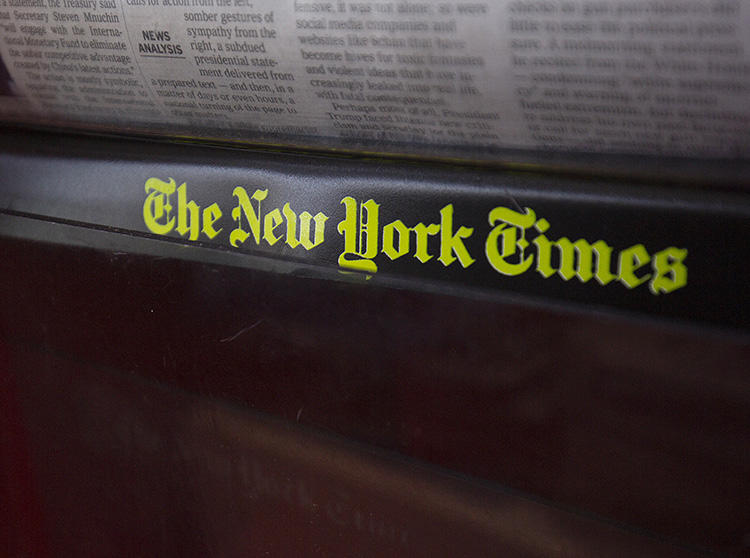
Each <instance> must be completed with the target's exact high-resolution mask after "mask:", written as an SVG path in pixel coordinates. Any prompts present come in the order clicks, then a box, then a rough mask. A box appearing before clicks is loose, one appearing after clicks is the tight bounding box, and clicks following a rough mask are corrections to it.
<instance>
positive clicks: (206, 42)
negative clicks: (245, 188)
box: [0, 0, 750, 159]
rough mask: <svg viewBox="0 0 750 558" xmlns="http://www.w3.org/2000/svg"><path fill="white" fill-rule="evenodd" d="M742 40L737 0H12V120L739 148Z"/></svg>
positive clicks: (193, 130)
mask: <svg viewBox="0 0 750 558" xmlns="http://www.w3.org/2000/svg"><path fill="white" fill-rule="evenodd" d="M748 52H750V2H743V1H742V0H497V1H493V2H487V1H484V2H483V1H474V2H471V1H452V0H451V1H448V0H439V1H438V0H422V1H400V0H393V1H348V0H347V1H339V0H333V1H328V0H283V1H279V0H252V1H249V0H0V57H1V58H2V62H1V63H0V119H1V120H2V121H5V122H36V123H52V124H64V125H77V126H86V127H94V128H97V129H101V128H105V129H127V130H140V131H147V132H154V133H168V134H180V135H187V136H191V137H219V138H227V139H238V140H243V141H266V142H268V141H271V142H273V141H278V142H280V143H284V142H289V141H291V140H290V138H297V140H296V141H302V142H306V143H307V144H313V145H321V146H334V147H347V146H350V145H356V146H363V145H364V146H372V147H373V148H376V147H377V146H378V145H381V144H383V143H390V144H403V145H420V146H428V147H429V148H431V149H434V151H435V153H438V154H439V153H441V152H442V150H443V149H447V147H449V146H461V147H464V148H511V149H516V148H518V149H533V150H542V151H546V150H551V151H570V152H605V153H627V154H660V155H677V156H689V157H707V158H712V157H722V158H734V159H745V158H747V157H748V155H750V95H748V92H749V91H750V56H749V55H748ZM300 138H302V139H300Z"/></svg>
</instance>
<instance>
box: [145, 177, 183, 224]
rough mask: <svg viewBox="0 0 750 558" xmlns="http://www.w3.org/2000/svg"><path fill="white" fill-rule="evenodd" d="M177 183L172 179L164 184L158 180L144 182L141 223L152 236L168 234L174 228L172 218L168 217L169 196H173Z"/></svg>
mask: <svg viewBox="0 0 750 558" xmlns="http://www.w3.org/2000/svg"><path fill="white" fill-rule="evenodd" d="M176 187H177V183H176V182H175V180H174V178H170V179H169V182H164V181H163V180H159V179H158V178H149V179H148V180H146V194H148V195H147V196H146V201H145V202H143V222H144V223H145V225H146V227H147V228H148V230H150V231H151V232H152V233H154V234H169V233H170V232H171V230H172V229H173V228H174V221H175V219H174V217H170V214H171V212H172V205H171V204H170V203H169V196H171V195H172V194H174V192H175V189H176Z"/></svg>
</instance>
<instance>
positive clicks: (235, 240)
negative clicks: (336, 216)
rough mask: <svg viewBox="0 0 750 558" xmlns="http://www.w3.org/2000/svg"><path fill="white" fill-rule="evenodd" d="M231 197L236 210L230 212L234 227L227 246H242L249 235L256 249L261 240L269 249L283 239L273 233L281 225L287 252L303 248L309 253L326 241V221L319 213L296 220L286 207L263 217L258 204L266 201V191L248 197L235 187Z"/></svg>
mask: <svg viewBox="0 0 750 558" xmlns="http://www.w3.org/2000/svg"><path fill="white" fill-rule="evenodd" d="M232 194H233V195H234V197H235V198H237V206H236V207H234V208H233V209H232V219H234V220H235V222H236V223H237V227H236V228H235V229H234V230H233V231H232V232H231V233H230V234H229V243H230V244H231V245H232V246H234V247H235V248H237V247H239V246H240V244H243V243H244V242H245V241H246V240H247V239H248V238H249V237H250V235H251V234H252V235H253V240H254V241H255V244H256V245H259V244H260V242H261V240H264V241H265V242H266V243H267V244H268V245H269V246H273V245H274V244H276V243H277V242H278V241H279V240H281V238H282V236H281V234H280V233H279V234H277V233H276V232H275V231H276V229H277V228H279V227H281V225H282V224H284V223H285V224H286V233H285V235H284V237H285V242H286V244H287V245H288V246H289V247H290V248H296V247H297V246H302V247H303V248H304V249H305V250H312V249H313V248H315V247H316V246H318V245H320V244H322V243H323V241H324V240H325V222H326V221H327V220H328V217H327V216H326V215H324V214H323V213H321V212H318V213H317V214H315V216H313V215H312V214H311V213H310V212H308V211H303V212H302V213H300V215H299V217H298V216H297V213H296V212H295V211H294V210H293V209H292V206H291V205H290V204H289V203H285V204H284V206H283V207H282V208H281V210H279V209H278V208H276V209H273V210H271V211H269V212H268V213H267V214H266V215H265V216H264V215H263V211H262V208H261V202H263V200H265V199H266V198H267V197H268V190H261V189H256V190H255V191H254V192H253V194H252V195H250V196H248V194H247V191H246V190H245V189H244V188H243V187H242V186H237V187H236V188H235V189H234V191H233V192H232ZM253 201H254V202H255V204H253ZM256 208H257V209H256ZM261 222H262V226H263V235H262V236H261ZM243 223H247V226H248V227H249V231H250V232H248V231H247V230H245V229H244V228H243Z"/></svg>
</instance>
